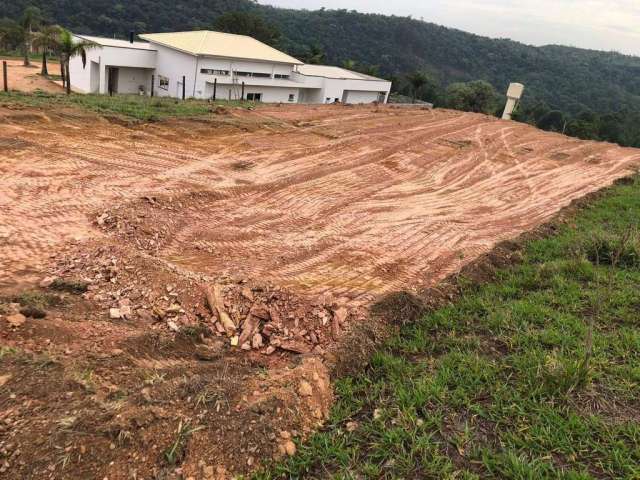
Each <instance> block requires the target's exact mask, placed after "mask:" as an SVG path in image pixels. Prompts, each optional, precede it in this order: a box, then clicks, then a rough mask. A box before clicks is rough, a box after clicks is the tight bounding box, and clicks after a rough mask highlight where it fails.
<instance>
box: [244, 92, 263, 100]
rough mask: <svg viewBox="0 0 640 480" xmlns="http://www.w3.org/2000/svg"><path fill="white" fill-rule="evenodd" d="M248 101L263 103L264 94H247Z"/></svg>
mask: <svg viewBox="0 0 640 480" xmlns="http://www.w3.org/2000/svg"><path fill="white" fill-rule="evenodd" d="M247 100H249V101H250V102H261V101H262V94H261V93H247Z"/></svg>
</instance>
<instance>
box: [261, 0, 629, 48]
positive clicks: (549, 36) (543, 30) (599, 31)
mask: <svg viewBox="0 0 640 480" xmlns="http://www.w3.org/2000/svg"><path fill="white" fill-rule="evenodd" d="M260 3H263V4H270V5H275V6H281V7H290V8H306V9H310V10H315V9H317V8H320V7H326V8H346V9H349V10H351V9H353V10H359V11H361V12H376V13H386V14H396V15H402V16H407V15H411V16H413V17H414V18H424V20H426V21H430V22H434V23H438V24H441V25H445V26H448V27H456V28H459V29H462V30H466V31H468V32H473V33H478V34H481V35H487V36H490V37H506V38H511V39H513V40H518V41H521V42H525V43H529V44H533V45H545V44H549V43H557V44H562V45H570V46H576V47H583V48H593V49H596V50H616V51H619V52H623V53H631V54H634V55H640V0H393V1H389V0H260Z"/></svg>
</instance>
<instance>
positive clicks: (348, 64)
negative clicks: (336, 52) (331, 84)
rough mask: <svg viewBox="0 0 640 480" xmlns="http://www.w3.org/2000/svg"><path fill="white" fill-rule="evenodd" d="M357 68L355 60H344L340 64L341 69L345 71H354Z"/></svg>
mask: <svg viewBox="0 0 640 480" xmlns="http://www.w3.org/2000/svg"><path fill="white" fill-rule="evenodd" d="M357 67H358V62H356V61H355V60H345V61H344V62H342V68H346V69H347V70H355V69H356V68H357Z"/></svg>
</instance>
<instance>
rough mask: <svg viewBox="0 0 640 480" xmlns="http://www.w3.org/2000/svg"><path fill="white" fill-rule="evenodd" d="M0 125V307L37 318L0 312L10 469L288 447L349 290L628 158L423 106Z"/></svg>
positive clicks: (522, 226)
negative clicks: (1, 302) (0, 301)
mask: <svg viewBox="0 0 640 480" xmlns="http://www.w3.org/2000/svg"><path fill="white" fill-rule="evenodd" d="M0 125H1V126H2V128H1V130H0V272H1V273H0V290H1V293H3V294H4V298H5V299H6V302H5V306H4V308H5V310H6V311H5V315H4V316H5V318H6V319H8V318H9V317H10V316H11V314H12V313H14V310H20V309H23V308H24V307H25V305H27V304H29V303H34V302H35V303H37V304H38V305H37V306H38V307H39V308H41V309H43V310H45V311H46V313H47V315H46V318H44V319H35V318H32V316H30V315H25V316H27V317H29V318H27V319H26V321H25V322H24V323H21V324H20V325H16V322H15V321H14V323H13V324H12V323H10V322H8V321H4V320H2V321H0V341H1V342H2V345H3V346H4V347H3V354H2V361H3V367H6V368H4V371H6V372H7V373H6V374H3V375H5V376H4V377H0V378H3V380H1V381H2V382H3V384H4V385H3V389H2V392H0V417H1V418H0V424H1V425H2V426H1V427H0V452H2V455H3V457H0V459H4V461H5V462H6V464H7V465H8V466H6V465H5V466H4V467H3V468H4V469H5V470H4V472H8V473H9V474H10V476H9V478H47V477H51V478H81V477H82V478H85V477H86V478H103V477H105V476H106V477H108V478H110V479H113V478H183V477H189V476H193V477H194V478H214V477H215V476H218V477H220V478H224V477H225V476H226V475H228V474H229V472H246V471H248V470H251V469H253V468H255V467H256V465H259V464H260V463H263V462H264V461H265V460H266V459H269V458H271V457H273V456H276V457H277V456H278V455H282V454H285V453H287V452H290V450H291V443H290V438H297V437H304V436H305V435H306V434H307V433H308V432H309V431H310V430H311V429H313V428H316V427H317V425H318V424H320V423H321V422H322V421H323V420H324V419H325V418H326V415H327V413H328V408H329V406H330V404H331V389H330V386H329V383H328V380H329V372H328V369H327V367H326V365H325V360H326V355H327V353H328V352H330V351H331V350H332V348H333V347H334V345H335V344H336V343H339V342H340V339H341V338H343V336H344V335H345V333H346V332H347V331H349V330H350V329H351V327H352V326H353V325H354V324H357V323H358V322H363V321H366V318H367V315H368V307H369V306H371V305H372V304H373V303H374V302H376V301H377V300H378V299H380V298H381V297H382V296H383V295H385V294H388V293H392V292H397V291H410V292H413V293H417V294H419V293H420V292H422V291H424V290H425V289H426V288H428V287H431V286H434V285H437V283H438V282H440V281H441V280H442V279H444V278H445V277H446V276H448V275H450V274H452V273H454V272H457V271H458V270H460V269H461V268H462V267H463V266H464V265H465V264H467V263H469V262H471V261H472V260H474V259H476V258H478V257H479V256H480V255H482V254H483V253H486V252H488V251H489V250H490V249H491V248H492V247H493V246H494V245H496V243H498V242H500V241H502V240H506V239H510V238H513V237H516V236H518V235H519V234H521V233H523V232H526V231H528V230H531V229H533V228H535V227H536V226H538V225H540V224H542V223H544V222H546V221H548V220H549V219H551V218H552V217H553V216H554V215H555V214H556V213H557V212H558V211H559V210H560V209H561V208H562V207H564V206H566V205H568V204H569V203H570V202H571V201H572V200H574V199H577V198H580V197H583V196H585V195H586V194H588V193H590V192H593V191H596V190H598V189H600V188H602V187H604V186H607V185H610V184H611V183H612V182H613V181H614V180H615V179H617V178H620V177H623V176H626V175H629V174H630V173H632V172H633V171H634V170H635V169H637V167H638V165H640V152H639V151H637V150H632V149H624V148H620V147H618V146H615V145H610V144H602V143H594V142H584V141H579V140H576V139H570V138H567V137H564V136H561V135H556V134H550V133H544V132H540V131H538V130H536V129H534V128H531V127H529V126H526V125H522V124H518V123H513V122H502V121H499V120H496V119H495V118H490V117H486V116H482V115H476V114H465V113H460V112H452V111H443V110H435V111H431V110H415V109H411V110H404V109H394V108H390V107H384V108H382V107H381V108H376V107H342V106H335V107H324V106H323V107H309V106H287V107H277V106H270V107H267V106H264V107H261V108H258V109H257V110H255V111H253V112H247V111H243V110H236V109H226V110H225V109H220V111H219V112H218V113H217V114H215V115H211V116H209V117H206V118H204V117H203V118H200V119H191V120H188V119H186V120H171V121H164V122H160V123H153V124H128V123H127V122H123V121H122V120H121V119H117V118H112V119H107V118H103V117H98V116H96V115H93V114H89V113H86V112H83V111H80V110H75V109H56V110H48V111H45V110H40V109H35V108H29V107H15V108H2V109H0ZM44 277H50V278H49V279H48V280H47V281H44V282H43V281H42V280H43V278H44ZM207 288H210V290H211V292H213V294H212V295H210V297H216V296H217V297H218V298H217V299H216V298H214V299H213V300H209V301H207V300H206V293H207ZM26 290H28V291H29V294H30V295H31V297H29V298H25V296H24V295H25V293H24V292H25V291H26ZM216 294H218V295H216ZM34 296H35V300H34ZM112 309H113V310H115V311H112ZM27 313H29V312H27ZM14 320H15V318H14ZM228 321H230V322H231V325H229V322H228ZM17 323H20V322H17ZM232 344H233V346H232ZM16 451H17V453H16ZM11 475H13V476H11ZM29 475H31V477H29ZM133 475H136V476H137V477H135V476H134V477H132V476H133Z"/></svg>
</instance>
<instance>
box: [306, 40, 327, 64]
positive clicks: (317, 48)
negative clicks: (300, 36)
mask: <svg viewBox="0 0 640 480" xmlns="http://www.w3.org/2000/svg"><path fill="white" fill-rule="evenodd" d="M302 60H303V61H304V63H309V64H311V65H322V64H324V63H326V62H327V52H325V51H324V48H322V45H320V44H318V43H314V44H313V45H311V46H310V47H308V48H307V50H306V52H304V54H303V55H302Z"/></svg>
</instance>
